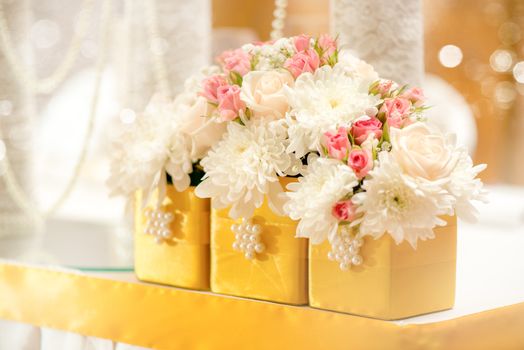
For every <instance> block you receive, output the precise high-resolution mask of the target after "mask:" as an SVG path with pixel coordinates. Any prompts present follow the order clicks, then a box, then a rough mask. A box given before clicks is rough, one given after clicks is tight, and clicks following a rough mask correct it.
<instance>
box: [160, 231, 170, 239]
mask: <svg viewBox="0 0 524 350" xmlns="http://www.w3.org/2000/svg"><path fill="white" fill-rule="evenodd" d="M171 234H172V233H171V231H170V230H163V231H162V237H164V238H169V237H171Z"/></svg>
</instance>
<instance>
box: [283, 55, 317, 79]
mask: <svg viewBox="0 0 524 350" xmlns="http://www.w3.org/2000/svg"><path fill="white" fill-rule="evenodd" d="M319 65H320V58H319V57H318V54H317V52H316V51H315V50H313V49H307V50H306V51H303V52H298V53H296V54H294V55H293V56H292V57H290V58H288V59H287V60H286V62H284V68H286V69H287V70H289V71H290V72H291V74H292V75H293V77H294V78H295V79H296V78H297V77H298V76H299V75H300V74H302V73H305V72H309V73H313V72H314V71H315V70H317V68H318V67H319Z"/></svg>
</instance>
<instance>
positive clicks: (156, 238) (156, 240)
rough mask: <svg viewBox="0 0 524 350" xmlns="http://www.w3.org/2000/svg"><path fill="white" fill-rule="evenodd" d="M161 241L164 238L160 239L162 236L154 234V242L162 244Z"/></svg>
mask: <svg viewBox="0 0 524 350" xmlns="http://www.w3.org/2000/svg"><path fill="white" fill-rule="evenodd" d="M163 241H164V240H163V239H162V237H159V236H156V237H155V243H156V244H162V242H163Z"/></svg>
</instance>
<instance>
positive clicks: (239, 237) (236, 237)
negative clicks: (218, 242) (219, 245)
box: [235, 233, 242, 241]
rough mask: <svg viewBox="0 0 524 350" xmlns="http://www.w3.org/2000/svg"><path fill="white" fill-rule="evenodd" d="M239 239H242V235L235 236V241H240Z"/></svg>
mask: <svg viewBox="0 0 524 350" xmlns="http://www.w3.org/2000/svg"><path fill="white" fill-rule="evenodd" d="M241 239H242V234H241V233H237V234H235V240H237V241H240V240H241Z"/></svg>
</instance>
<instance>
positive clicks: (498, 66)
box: [489, 50, 514, 73]
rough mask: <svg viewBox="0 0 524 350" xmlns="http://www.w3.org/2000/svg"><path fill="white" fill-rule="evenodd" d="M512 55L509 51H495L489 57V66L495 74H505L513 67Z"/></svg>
mask: <svg viewBox="0 0 524 350" xmlns="http://www.w3.org/2000/svg"><path fill="white" fill-rule="evenodd" d="M513 55H514V54H513V53H512V52H511V51H509V50H495V51H493V53H492V54H491V56H490V57H489V64H490V66H491V68H492V69H493V70H494V71H495V72H501V73H502V72H507V71H509V70H510V69H511V67H512V66H513Z"/></svg>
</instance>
